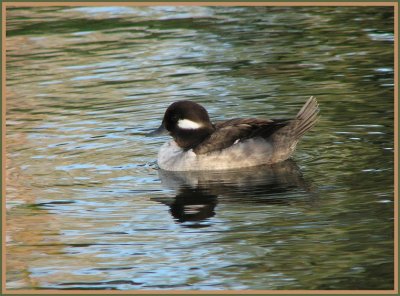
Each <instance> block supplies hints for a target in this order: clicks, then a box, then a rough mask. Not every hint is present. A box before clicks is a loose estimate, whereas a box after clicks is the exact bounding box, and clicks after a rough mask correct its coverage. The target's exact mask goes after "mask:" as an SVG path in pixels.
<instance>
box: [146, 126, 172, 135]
mask: <svg viewBox="0 0 400 296" xmlns="http://www.w3.org/2000/svg"><path fill="white" fill-rule="evenodd" d="M163 135H168V131H167V130H166V129H165V127H164V125H163V124H162V125H160V127H159V128H158V129H156V130H154V131H152V132H150V133H148V134H146V136H147V137H157V136H163Z"/></svg>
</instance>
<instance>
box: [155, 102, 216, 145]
mask: <svg viewBox="0 0 400 296" xmlns="http://www.w3.org/2000/svg"><path fill="white" fill-rule="evenodd" d="M165 130H166V131H168V133H169V134H170V135H171V136H172V137H173V138H174V140H175V142H176V143H177V144H178V145H179V147H181V148H183V149H185V150H188V149H191V148H193V147H195V146H196V145H198V144H199V143H201V142H202V141H204V140H205V138H207V137H208V136H209V135H210V134H211V133H212V132H213V131H214V127H213V125H212V123H211V122H210V118H209V116H208V113H207V110H206V109H204V107H203V106H201V105H199V104H197V103H195V102H192V101H178V102H175V103H173V104H171V105H170V106H169V107H168V109H167V111H165V114H164V119H163V121H162V124H161V126H160V127H159V128H158V129H157V130H156V131H154V132H153V133H151V135H157V134H161V133H163V131H165Z"/></svg>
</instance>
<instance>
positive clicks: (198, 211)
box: [157, 159, 311, 222]
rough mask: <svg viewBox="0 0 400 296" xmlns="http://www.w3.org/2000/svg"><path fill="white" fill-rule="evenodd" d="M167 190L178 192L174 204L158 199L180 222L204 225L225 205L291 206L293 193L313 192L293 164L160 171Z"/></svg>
mask: <svg viewBox="0 0 400 296" xmlns="http://www.w3.org/2000/svg"><path fill="white" fill-rule="evenodd" d="M158 174H159V177H160V179H161V183H162V185H163V186H164V187H166V188H168V189H172V190H174V191H175V192H176V196H175V198H174V199H173V200H171V199H165V198H159V199H157V201H159V202H162V203H164V204H166V205H168V206H169V207H170V212H171V214H172V216H173V217H174V218H175V219H176V220H177V221H178V222H187V221H203V220H206V219H207V218H210V217H212V216H214V215H215V207H216V206H217V203H218V200H219V201H221V200H223V201H224V202H241V203H243V204H246V203H253V204H254V203H269V204H289V203H290V202H291V201H292V200H293V198H291V196H292V197H293V195H290V194H289V193H291V192H296V191H298V190H302V191H305V192H311V191H310V186H309V184H308V183H307V182H306V181H305V180H304V178H303V176H302V173H301V171H300V169H299V167H298V166H297V164H296V163H295V162H294V161H293V160H291V159H290V160H287V161H284V162H281V163H277V164H273V165H265V166H258V167H252V168H246V169H240V170H224V171H196V172H171V171H165V170H162V169H160V170H159V171H158Z"/></svg>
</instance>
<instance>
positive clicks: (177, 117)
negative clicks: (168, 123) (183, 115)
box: [171, 114, 179, 122]
mask: <svg viewBox="0 0 400 296" xmlns="http://www.w3.org/2000/svg"><path fill="white" fill-rule="evenodd" d="M171 119H172V121H173V122H177V121H178V120H179V116H178V115H177V114H174V115H172V116H171Z"/></svg>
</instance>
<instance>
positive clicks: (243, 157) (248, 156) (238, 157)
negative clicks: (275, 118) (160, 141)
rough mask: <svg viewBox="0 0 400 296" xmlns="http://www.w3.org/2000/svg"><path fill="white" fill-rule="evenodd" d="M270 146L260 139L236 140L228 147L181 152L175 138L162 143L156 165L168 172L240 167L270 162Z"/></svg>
mask: <svg viewBox="0 0 400 296" xmlns="http://www.w3.org/2000/svg"><path fill="white" fill-rule="evenodd" d="M272 155H273V147H272V145H271V144H270V143H268V142H267V141H265V140H263V139H261V138H255V139H249V140H247V141H245V142H239V143H237V144H235V145H232V146H231V147H229V148H227V149H223V150H221V151H218V152H212V153H208V154H202V155H196V154H195V153H194V152H193V151H192V150H189V151H184V150H183V149H181V148H180V147H179V146H178V145H177V144H176V143H175V141H171V142H168V143H165V144H164V145H163V146H162V147H161V149H160V151H159V153H158V165H159V167H160V168H162V169H164V170H167V171H201V170H224V169H233V168H242V167H249V166H256V165H261V164H268V163H271V159H272Z"/></svg>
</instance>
